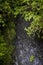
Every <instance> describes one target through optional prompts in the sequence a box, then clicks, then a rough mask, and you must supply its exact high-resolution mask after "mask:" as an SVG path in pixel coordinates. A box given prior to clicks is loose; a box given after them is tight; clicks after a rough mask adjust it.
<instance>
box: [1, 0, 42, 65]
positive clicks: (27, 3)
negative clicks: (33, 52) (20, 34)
mask: <svg viewBox="0 0 43 65" xmlns="http://www.w3.org/2000/svg"><path fill="white" fill-rule="evenodd" d="M18 14H21V15H22V17H23V18H24V19H25V20H26V21H31V19H32V22H31V23H30V26H29V27H28V28H25V30H26V31H27V34H28V35H29V36H35V34H36V35H37V36H38V37H41V38H43V0H0V48H1V49H0V51H1V52H0V57H1V58H4V59H5V60H6V61H5V60H3V59H2V61H3V62H4V63H5V64H6V62H8V60H9V57H10V58H11V55H10V51H11V48H12V47H11V46H12V45H11V44H10V45H9V46H8V47H6V45H7V44H9V43H12V41H13V40H14V38H15V36H16V32H15V22H16V21H15V19H16V18H17V16H18ZM1 40H2V41H1ZM5 42H6V43H5ZM9 49H10V51H9ZM3 51H4V53H3ZM8 52H9V53H8ZM11 52H12V51H11ZM7 57H8V58H7ZM1 58H0V61H1ZM6 58H7V59H6ZM5 64H4V65H5Z"/></svg>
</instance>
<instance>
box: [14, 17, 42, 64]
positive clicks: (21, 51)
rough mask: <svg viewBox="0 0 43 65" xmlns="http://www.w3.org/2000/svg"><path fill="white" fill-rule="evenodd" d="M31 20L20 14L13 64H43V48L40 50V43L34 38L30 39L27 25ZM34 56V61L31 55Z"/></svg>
mask: <svg viewBox="0 0 43 65" xmlns="http://www.w3.org/2000/svg"><path fill="white" fill-rule="evenodd" d="M28 26H29V22H26V21H24V20H23V19H22V18H21V17H20V16H19V17H18V20H17V39H16V42H15V46H16V49H15V52H14V54H13V65H43V56H42V55H43V53H42V52H43V50H41V52H40V48H41V47H39V45H37V43H38V42H37V41H36V40H34V39H29V38H28V35H27V34H26V31H25V30H24V28H25V27H28ZM32 56H33V57H34V59H32V61H31V60H30V59H31V57H32Z"/></svg>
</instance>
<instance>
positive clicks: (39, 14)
mask: <svg viewBox="0 0 43 65" xmlns="http://www.w3.org/2000/svg"><path fill="white" fill-rule="evenodd" d="M29 9H30V10H29V11H27V12H25V13H24V18H25V20H26V21H28V20H29V21H30V20H31V19H32V22H31V23H30V26H29V27H28V28H25V30H26V31H27V34H28V35H29V36H35V34H36V35H37V36H38V37H39V38H43V0H38V1H37V0H35V1H34V0H31V1H30V0H29Z"/></svg>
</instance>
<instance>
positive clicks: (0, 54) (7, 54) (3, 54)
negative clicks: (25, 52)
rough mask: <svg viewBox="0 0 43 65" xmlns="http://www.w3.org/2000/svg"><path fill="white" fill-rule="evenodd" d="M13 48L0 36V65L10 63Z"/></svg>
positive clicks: (8, 64)
mask: <svg viewBox="0 0 43 65" xmlns="http://www.w3.org/2000/svg"><path fill="white" fill-rule="evenodd" d="M13 49H14V46H13V45H10V46H8V45H7V44H6V43H5V41H4V39H3V36H0V65H10V63H11V61H12V58H11V57H12V56H11V54H12V52H13Z"/></svg>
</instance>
